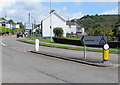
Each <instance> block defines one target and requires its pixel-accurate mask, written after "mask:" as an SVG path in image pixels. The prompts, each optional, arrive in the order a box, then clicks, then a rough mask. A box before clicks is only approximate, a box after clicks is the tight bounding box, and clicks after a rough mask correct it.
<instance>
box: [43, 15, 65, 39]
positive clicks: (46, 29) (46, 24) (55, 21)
mask: <svg viewBox="0 0 120 85" xmlns="http://www.w3.org/2000/svg"><path fill="white" fill-rule="evenodd" d="M42 27H43V37H50V17H48V18H46V19H45V20H43V26H42ZM55 27H61V28H63V31H64V34H63V36H66V22H65V21H63V20H62V19H60V18H59V17H57V16H56V15H55V14H52V37H53V36H54V33H53V29H54V28H55Z"/></svg>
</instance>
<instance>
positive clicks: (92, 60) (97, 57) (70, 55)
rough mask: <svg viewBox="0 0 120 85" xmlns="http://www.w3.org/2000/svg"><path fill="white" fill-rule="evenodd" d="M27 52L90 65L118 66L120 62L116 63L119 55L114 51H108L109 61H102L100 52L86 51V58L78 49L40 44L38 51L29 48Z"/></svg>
mask: <svg viewBox="0 0 120 85" xmlns="http://www.w3.org/2000/svg"><path fill="white" fill-rule="evenodd" d="M40 43H45V44H54V45H61V46H69V47H80V46H73V45H64V44H58V43H48V42H40ZM80 48H83V47H80ZM95 49H96V48H95ZM29 52H32V53H36V54H41V55H47V56H50V57H55V58H60V59H64V60H69V61H74V62H78V63H83V64H87V65H92V66H99V67H120V64H119V63H118V57H119V55H118V54H115V53H110V54H109V56H110V59H109V61H107V62H105V63H103V58H102V56H103V54H102V52H92V51H87V52H86V59H85V58H84V51H80V50H71V49H62V48H55V47H45V46H40V47H39V51H35V50H30V51H29Z"/></svg>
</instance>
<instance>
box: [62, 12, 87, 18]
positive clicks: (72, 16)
mask: <svg viewBox="0 0 120 85" xmlns="http://www.w3.org/2000/svg"><path fill="white" fill-rule="evenodd" d="M84 15H86V14H84V13H82V12H77V13H65V14H63V16H64V17H65V18H67V19H75V18H76V19H79V18H81V17H83V16H84Z"/></svg>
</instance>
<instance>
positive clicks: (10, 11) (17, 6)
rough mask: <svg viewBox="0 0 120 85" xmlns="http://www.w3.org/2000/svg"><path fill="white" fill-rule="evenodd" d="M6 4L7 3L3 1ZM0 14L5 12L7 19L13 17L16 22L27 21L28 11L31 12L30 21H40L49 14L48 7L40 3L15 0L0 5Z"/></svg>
mask: <svg viewBox="0 0 120 85" xmlns="http://www.w3.org/2000/svg"><path fill="white" fill-rule="evenodd" d="M5 4H8V3H5ZM0 13H2V14H0V16H2V17H3V16H4V15H5V14H7V19H13V20H15V21H16V22H21V21H22V22H25V23H27V22H28V13H31V22H33V21H34V20H36V22H38V23H40V21H41V20H42V19H43V18H45V16H47V15H48V14H49V8H48V7H46V6H43V5H41V3H40V2H39V3H38V2H15V3H14V4H13V3H10V4H9V6H2V10H0Z"/></svg>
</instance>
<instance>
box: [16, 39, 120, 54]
mask: <svg viewBox="0 0 120 85" xmlns="http://www.w3.org/2000/svg"><path fill="white" fill-rule="evenodd" d="M17 41H20V42H24V43H29V44H35V42H34V41H31V40H17ZM40 45H42V46H48V47H56V48H64V49H73V50H84V48H80V47H70V46H61V45H53V44H45V43H40ZM86 50H87V51H97V52H102V51H103V50H102V48H98V49H96V48H95V49H94V48H89V47H87V49H86ZM110 52H111V53H120V50H117V49H113V48H111V49H110Z"/></svg>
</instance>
